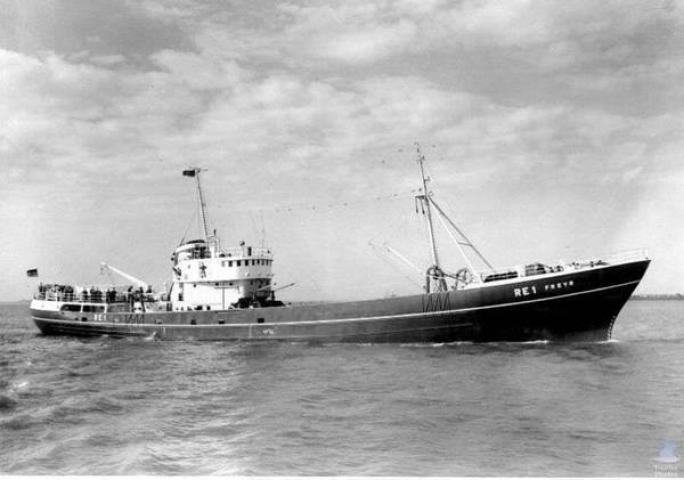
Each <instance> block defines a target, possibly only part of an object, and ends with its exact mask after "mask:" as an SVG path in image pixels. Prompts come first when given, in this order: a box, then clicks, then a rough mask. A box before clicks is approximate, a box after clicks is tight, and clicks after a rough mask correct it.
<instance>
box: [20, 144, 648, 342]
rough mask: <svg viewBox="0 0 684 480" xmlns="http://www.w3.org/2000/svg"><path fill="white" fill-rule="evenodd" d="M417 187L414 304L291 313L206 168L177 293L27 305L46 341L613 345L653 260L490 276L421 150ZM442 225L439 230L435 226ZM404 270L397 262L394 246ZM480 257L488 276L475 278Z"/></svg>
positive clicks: (54, 288)
mask: <svg viewBox="0 0 684 480" xmlns="http://www.w3.org/2000/svg"><path fill="white" fill-rule="evenodd" d="M416 151H417V163H418V166H419V169H420V179H421V186H420V188H418V189H417V192H418V194H417V195H415V202H416V209H417V211H419V212H420V213H422V216H424V220H425V225H426V229H427V237H428V238H429V250H430V255H431V262H430V265H428V266H427V268H426V269H425V270H424V272H425V273H424V275H425V276H424V285H423V286H422V289H421V290H420V291H417V292H415V294H412V295H404V296H392V297H390V298H378V299H373V300H360V301H344V302H322V301H321V302H306V303H289V302H288V303H284V302H282V301H280V300H278V299H277V298H276V294H277V293H278V291H279V290H281V289H283V288H287V287H288V286H290V285H292V284H290V285H285V286H284V287H276V284H275V283H274V282H273V278H274V274H273V271H272V265H273V261H274V255H273V252H272V251H271V249H269V248H267V247H264V246H259V247H254V246H249V245H246V244H245V243H244V242H240V244H239V245H238V246H234V247H228V248H224V247H223V246H222V245H221V240H220V238H219V237H218V236H217V234H216V230H213V231H210V230H209V228H208V223H207V213H206V203H205V197H204V192H203V190H202V184H201V181H200V177H201V174H202V172H203V171H204V170H203V169H202V168H199V167H191V168H188V169H186V170H184V171H183V172H182V173H183V176H185V177H190V178H194V180H195V182H196V188H197V193H198V195H197V197H198V209H199V212H200V214H201V228H202V232H201V235H198V236H201V238H196V239H192V240H189V241H185V240H183V241H182V242H181V244H180V245H179V246H178V247H177V248H176V249H175V250H174V251H173V253H172V255H171V275H172V281H171V282H170V286H169V287H168V288H165V289H164V290H163V291H160V292H156V291H154V290H153V289H152V288H151V287H150V286H149V285H148V284H147V283H145V282H144V281H142V280H139V279H137V278H135V277H133V276H130V275H128V274H126V273H125V272H122V271H120V270H118V269H116V268H115V267H111V266H109V265H107V264H103V265H102V268H103V269H107V270H108V271H113V272H115V273H119V274H121V275H122V276H124V277H125V278H127V279H129V280H130V281H131V283H132V284H131V285H129V286H128V287H127V288H125V287H119V288H117V287H115V286H109V287H106V288H105V287H102V288H100V287H90V288H88V287H78V286H71V285H60V284H48V285H44V284H42V283H41V284H40V286H39V288H38V291H37V292H36V293H35V295H34V297H33V300H32V302H31V305H30V313H31V317H32V320H33V322H34V323H35V325H36V326H37V327H38V329H39V330H40V332H41V333H42V334H45V335H72V336H91V337H92V336H103V335H107V336H112V337H130V336H133V337H141V338H145V339H154V340H172V341H173V340H175V341H205V340H218V341H288V342H323V343H338V342H356V343H371V344H372V343H404V344H407V343H408V344H414V343H452V342H535V341H551V342H600V341H607V340H609V339H610V338H611V336H612V332H613V326H614V324H615V321H616V319H617V317H618V314H619V313H620V311H621V309H622V308H623V306H624V305H625V303H626V302H627V300H628V299H629V298H630V296H631V294H632V292H633V291H634V289H635V288H636V287H637V285H638V284H639V282H640V281H641V279H642V277H643V276H644V274H645V272H646V270H647V268H648V266H649V264H650V261H651V260H650V259H649V257H648V256H647V254H646V252H645V251H644V250H634V251H629V252H622V253H619V254H613V255H608V256H604V257H601V258H592V259H590V260H583V261H572V262H554V263H551V264H548V263H540V262H532V263H529V264H524V265H518V266H514V267H510V268H494V267H492V265H491V264H490V263H489V262H488V261H487V259H486V258H485V257H484V256H483V255H482V253H481V252H480V251H479V250H478V249H477V248H476V246H475V245H474V244H473V242H471V241H470V239H469V238H468V237H467V236H466V235H465V233H464V232H463V230H462V229H460V228H459V227H458V226H457V225H456V224H455V223H454V222H453V221H452V220H451V218H450V217H449V216H448V215H447V214H446V213H445V211H444V210H443V208H442V207H441V206H440V204H439V203H438V202H437V200H436V198H435V195H434V193H433V192H431V191H430V190H429V188H428V182H429V181H430V180H431V179H430V178H428V177H426V175H425V168H424V162H425V157H424V155H423V154H422V152H421V150H420V146H417V150H416ZM435 220H437V222H435ZM435 223H439V224H441V226H442V227H444V229H445V230H446V232H447V233H448V236H449V237H450V238H451V240H453V244H454V247H453V248H456V249H457V250H458V252H459V253H460V255H461V257H462V258H463V260H464V265H465V266H464V267H463V268H461V269H459V270H456V271H453V272H450V271H447V270H446V269H445V268H444V266H443V265H442V263H441V262H440V251H439V250H438V247H437V242H436V240H435ZM387 248H388V249H389V250H391V251H393V252H394V253H396V254H397V255H398V256H400V258H403V259H404V260H405V257H402V256H401V255H400V254H399V253H398V252H396V251H394V250H392V248H391V247H387ZM474 259H479V260H478V263H479V264H482V265H483V266H484V268H483V269H476V267H475V264H474V261H473V260H474Z"/></svg>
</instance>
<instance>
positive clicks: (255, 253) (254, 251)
mask: <svg viewBox="0 0 684 480" xmlns="http://www.w3.org/2000/svg"><path fill="white" fill-rule="evenodd" d="M219 254H220V255H225V256H226V257H266V258H271V257H272V256H273V254H272V253H271V249H269V248H261V247H230V248H222V249H221V251H220V252H219Z"/></svg>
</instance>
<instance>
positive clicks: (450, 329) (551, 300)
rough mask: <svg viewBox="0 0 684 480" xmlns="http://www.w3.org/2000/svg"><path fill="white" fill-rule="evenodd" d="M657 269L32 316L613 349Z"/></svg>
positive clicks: (145, 331) (227, 330) (117, 325)
mask: <svg viewBox="0 0 684 480" xmlns="http://www.w3.org/2000/svg"><path fill="white" fill-rule="evenodd" d="M648 264H649V261H648V260H643V261H638V262H631V263H625V264H620V265H612V266H604V267H599V268H594V269H590V270H584V271H577V272H571V273H565V274H557V275H551V276H541V277H530V278H525V279H522V280H518V281H513V282H509V283H504V284H495V285H486V284H485V285H484V286H482V287H480V288H473V289H466V290H459V291H451V292H448V293H441V294H430V295H415V296H408V297H398V298H391V299H383V300H371V301H364V302H343V303H330V304H318V305H304V306H286V307H272V308H255V309H244V310H226V311H192V312H157V313H146V314H126V313H120V314H107V315H106V316H101V317H96V316H94V315H91V314H88V315H86V314H76V315H77V317H76V318H74V315H73V314H69V313H67V312H65V313H60V312H50V311H47V310H38V309H32V310H31V314H32V316H33V319H34V321H35V323H36V325H37V326H38V328H39V329H40V330H41V332H42V333H44V334H49V335H53V334H54V335H65V334H66V335H79V336H98V335H111V336H143V337H149V338H155V339H159V340H250V341H264V340H281V341H307V342H310V341H315V342H359V343H387V342H392V343H420V342H437V343H441V342H459V341H464V342H491V341H509V342H524V341H536V340H550V341H590V342H594V341H604V340H608V339H609V338H610V336H611V332H612V327H613V324H614V322H615V319H616V318H617V315H618V313H619V312H620V310H621V309H622V307H623V306H624V304H625V302H626V301H627V300H628V299H629V297H630V295H631V294H632V292H633V291H634V289H635V288H636V286H637V285H638V283H639V281H640V280H641V278H642V277H643V275H644V273H645V271H646V269H647V268H648Z"/></svg>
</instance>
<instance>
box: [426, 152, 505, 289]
mask: <svg viewBox="0 0 684 480" xmlns="http://www.w3.org/2000/svg"><path fill="white" fill-rule="evenodd" d="M415 145H416V153H417V162H418V165H419V167H420V177H421V182H422V193H421V194H419V195H416V197H415V198H416V209H417V207H418V204H420V209H421V210H420V211H421V213H422V214H423V215H424V216H425V223H426V226H427V230H428V237H429V239H430V253H431V255H432V265H430V267H428V269H427V271H426V272H425V293H439V292H446V291H447V290H448V286H447V281H446V279H447V278H452V279H454V280H455V281H456V285H455V288H458V287H463V286H465V285H467V284H469V283H473V282H475V283H479V282H481V281H482V280H481V278H480V276H479V275H477V273H476V271H475V268H474V266H473V264H472V262H471V261H470V258H469V257H468V255H466V253H465V250H464V247H469V248H471V249H472V251H473V252H474V253H475V255H476V256H477V257H478V258H479V259H480V261H481V262H482V263H483V264H484V265H486V266H487V268H488V269H490V270H492V269H493V268H492V265H491V264H490V263H489V262H488V261H487V259H486V258H485V257H484V255H482V253H480V251H479V250H478V249H477V247H476V246H475V245H474V244H473V242H471V241H470V239H469V238H468V237H467V236H466V235H465V233H463V231H462V230H461V229H460V228H458V226H457V225H456V224H455V223H454V222H453V221H452V220H451V219H450V218H449V217H448V216H447V214H446V213H445V212H444V210H443V209H442V208H441V207H440V206H439V205H438V204H437V202H435V199H434V198H433V196H432V192H430V191H428V182H429V181H430V178H429V177H426V176H425V167H424V165H423V164H424V162H425V156H424V155H423V153H422V152H421V149H420V144H418V143H417V142H416V144H415ZM432 207H435V211H436V213H437V215H436V216H437V219H438V220H439V222H440V223H441V225H442V227H443V228H444V230H445V231H446V232H447V234H448V235H449V238H451V240H452V241H453V242H454V244H455V245H456V248H457V249H458V251H459V253H460V254H461V256H462V257H463V260H464V261H465V264H466V267H465V268H462V269H461V270H459V271H457V272H456V273H455V274H450V273H445V272H444V270H442V267H441V265H440V263H439V255H438V250H437V242H436V241H435V228H434V225H433V221H432V219H433V215H432ZM454 233H455V234H456V235H454Z"/></svg>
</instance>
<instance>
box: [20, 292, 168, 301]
mask: <svg viewBox="0 0 684 480" xmlns="http://www.w3.org/2000/svg"><path fill="white" fill-rule="evenodd" d="M33 299H34V300H46V301H49V302H74V303H129V302H131V301H137V300H140V293H139V292H122V293H119V292H116V293H115V294H112V293H111V292H110V293H109V295H107V292H94V293H87V294H86V293H85V292H81V293H67V292H52V291H46V292H36V293H35V294H34V295H33ZM142 299H143V301H145V302H156V301H157V300H156V299H155V298H154V296H153V295H151V294H149V293H143V294H142Z"/></svg>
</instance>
